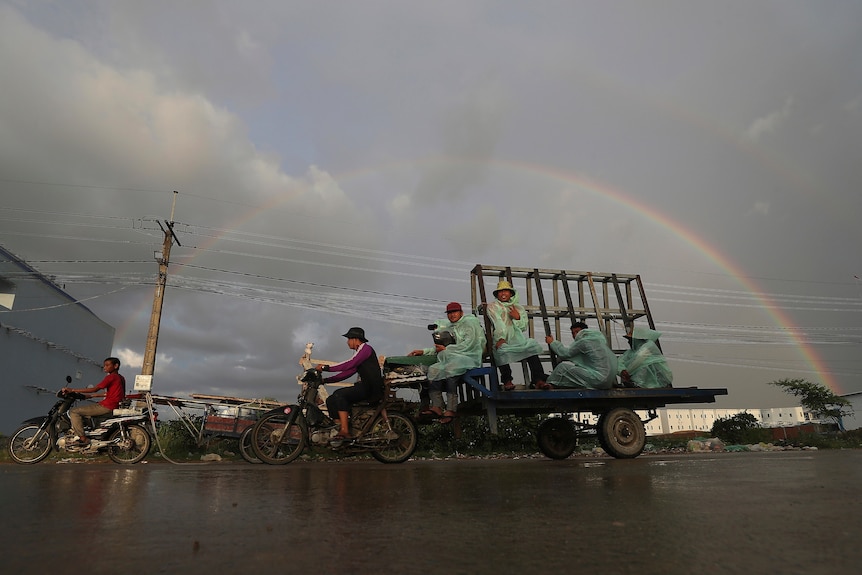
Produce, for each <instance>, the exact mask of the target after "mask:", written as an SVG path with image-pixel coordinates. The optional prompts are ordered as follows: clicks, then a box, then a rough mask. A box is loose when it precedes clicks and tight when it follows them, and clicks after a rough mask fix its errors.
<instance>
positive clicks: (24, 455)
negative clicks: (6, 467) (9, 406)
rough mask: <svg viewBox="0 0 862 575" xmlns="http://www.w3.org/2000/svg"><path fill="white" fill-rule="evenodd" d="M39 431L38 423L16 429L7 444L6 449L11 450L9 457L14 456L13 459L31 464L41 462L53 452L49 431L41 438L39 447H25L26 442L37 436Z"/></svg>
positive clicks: (16, 461)
mask: <svg viewBox="0 0 862 575" xmlns="http://www.w3.org/2000/svg"><path fill="white" fill-rule="evenodd" d="M38 431H39V426H38V425H22V426H21V427H19V428H18V429H17V430H15V433H13V434H12V437H10V438H9V443H8V444H6V450H7V451H8V452H9V457H11V458H12V461H14V462H15V463H23V464H24V465H30V464H33V463H39V462H40V461H42V460H43V459H45V458H46V457H48V456H49V455H50V454H51V447H52V441H51V435H50V434H49V433H48V432H47V431H45V432H44V437H42V438H41V439H40V440H39V446H38V448H37V449H25V448H24V442H25V441H27V440H28V439H32V438H33V437H35V436H36V432H38Z"/></svg>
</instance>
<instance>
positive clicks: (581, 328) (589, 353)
mask: <svg viewBox="0 0 862 575" xmlns="http://www.w3.org/2000/svg"><path fill="white" fill-rule="evenodd" d="M572 337H573V338H574V341H572V343H571V344H570V345H568V346H565V345H563V344H561V343H560V342H558V341H554V338H553V337H551V336H550V335H549V336H547V337H546V338H545V341H546V342H547V343H548V344H549V345H550V346H551V351H553V352H554V353H555V354H556V355H557V357H558V358H560V359H562V360H564V361H562V362H560V363H559V364H557V367H555V368H554V371H553V372H552V373H551V375H550V377H548V381H547V383H545V384H544V385H537V386H536V387H538V388H539V389H554V388H558V387H563V388H565V387H569V388H572V387H574V388H578V387H580V388H587V389H611V388H612V387H613V386H614V384H615V383H616V381H617V356H616V355H615V354H614V352H613V350H612V349H611V348H610V347H608V344H607V342H606V341H605V336H604V335H603V334H602V333H601V332H599V331H594V330H591V329H587V324H585V323H584V322H581V321H577V322H573V323H572Z"/></svg>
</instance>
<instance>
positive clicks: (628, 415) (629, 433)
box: [598, 407, 646, 459]
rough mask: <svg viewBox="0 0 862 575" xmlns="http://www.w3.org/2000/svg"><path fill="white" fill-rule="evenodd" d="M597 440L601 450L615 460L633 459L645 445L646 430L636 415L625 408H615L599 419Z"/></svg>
mask: <svg viewBox="0 0 862 575" xmlns="http://www.w3.org/2000/svg"><path fill="white" fill-rule="evenodd" d="M598 432H599V438H600V440H601V439H604V443H603V444H602V448H604V450H605V451H607V452H608V454H609V455H612V456H613V457H616V458H617V459H633V458H635V457H637V456H638V455H640V454H641V452H642V451H643V450H644V446H645V445H646V429H644V424H643V421H641V418H640V417H638V415H637V414H636V413H635V412H634V411H632V410H631V409H628V408H626V407H617V408H614V409H612V410H610V411H609V412H607V413H606V414H604V416H603V417H602V418H601V419H600V424H599V429H598Z"/></svg>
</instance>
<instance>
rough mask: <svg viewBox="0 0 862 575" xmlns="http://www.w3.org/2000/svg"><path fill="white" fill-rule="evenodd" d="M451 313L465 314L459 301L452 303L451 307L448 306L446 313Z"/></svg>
mask: <svg viewBox="0 0 862 575" xmlns="http://www.w3.org/2000/svg"><path fill="white" fill-rule="evenodd" d="M450 311H460V312H462V313H463V312H464V310H462V309H461V304H460V303H458V302H457V301H453V302H450V303H449V305H447V306H446V313H449V312H450Z"/></svg>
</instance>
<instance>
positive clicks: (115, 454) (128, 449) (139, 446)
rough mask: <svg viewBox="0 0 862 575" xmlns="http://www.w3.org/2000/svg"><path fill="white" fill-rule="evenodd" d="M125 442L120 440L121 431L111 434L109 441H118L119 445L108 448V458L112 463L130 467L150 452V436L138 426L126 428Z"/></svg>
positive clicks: (151, 441)
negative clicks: (126, 437) (126, 436)
mask: <svg viewBox="0 0 862 575" xmlns="http://www.w3.org/2000/svg"><path fill="white" fill-rule="evenodd" d="M126 432H127V433H128V439H127V441H123V440H122V439H121V435H122V430H120V429H117V430H116V431H114V433H112V434H111V437H110V440H111V441H114V440H118V441H119V444H117V445H111V446H109V447H108V457H110V458H111V461H113V462H114V463H119V464H121V465H132V464H134V463H138V462H140V461H143V460H144V458H145V457H146V456H147V454H148V453H149V452H150V447H152V445H153V440H152V439H151V438H150V434H149V433H148V432H147V430H146V429H144V428H143V427H142V426H140V425H130V426H129V427H128V428H126Z"/></svg>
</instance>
